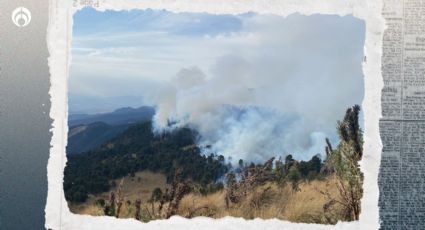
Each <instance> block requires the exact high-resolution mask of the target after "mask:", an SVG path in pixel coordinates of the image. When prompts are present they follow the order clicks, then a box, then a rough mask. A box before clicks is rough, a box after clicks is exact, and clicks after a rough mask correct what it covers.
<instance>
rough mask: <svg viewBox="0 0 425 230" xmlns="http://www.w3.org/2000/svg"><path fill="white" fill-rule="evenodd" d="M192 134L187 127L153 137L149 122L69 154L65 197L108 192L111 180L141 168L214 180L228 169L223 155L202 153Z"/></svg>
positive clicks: (82, 197)
mask: <svg viewBox="0 0 425 230" xmlns="http://www.w3.org/2000/svg"><path fill="white" fill-rule="evenodd" d="M195 137H196V133H195V132H193V131H192V130H190V129H188V128H181V129H178V130H175V131H173V132H171V133H168V134H164V135H161V136H154V134H153V132H152V125H151V122H145V123H141V124H137V125H134V126H132V127H130V128H129V129H128V130H126V131H125V132H124V133H123V134H121V135H120V136H118V137H116V138H115V139H113V140H111V141H109V142H107V143H105V144H103V145H102V146H101V147H100V148H98V149H95V150H91V151H89V152H87V153H84V154H79V155H70V156H68V162H67V166H66V168H65V172H64V174H65V178H64V190H65V196H66V199H67V200H69V201H74V202H83V201H85V200H86V198H87V195H88V194H89V193H92V194H96V193H100V192H104V191H108V190H109V188H110V186H111V185H110V180H112V179H116V178H119V177H123V176H126V175H129V174H130V175H131V174H134V173H135V172H137V171H142V170H150V171H153V172H162V173H164V174H165V175H166V176H167V179H168V180H169V181H170V180H171V178H173V176H174V172H175V171H176V168H180V169H181V170H182V172H181V173H182V177H183V178H185V179H191V180H193V181H195V182H198V183H201V184H208V183H212V182H215V181H216V180H217V179H218V178H219V177H222V176H223V175H224V173H226V172H227V170H228V168H227V166H226V165H225V164H224V157H223V156H216V155H210V156H208V157H207V156H204V155H201V154H200V150H199V148H198V147H196V145H195V142H194V141H195Z"/></svg>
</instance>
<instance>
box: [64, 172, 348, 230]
mask: <svg viewBox="0 0 425 230" xmlns="http://www.w3.org/2000/svg"><path fill="white" fill-rule="evenodd" d="M121 181H122V185H121V192H122V197H123V199H124V204H123V208H122V210H121V212H120V215H119V218H134V217H135V212H136V208H135V206H134V203H135V201H136V200H137V199H140V200H141V201H142V205H141V207H142V208H141V212H142V217H144V218H142V220H144V221H149V220H152V219H158V218H163V217H161V216H154V215H152V213H153V212H155V211H152V210H158V207H159V206H160V204H159V202H155V203H149V202H148V200H149V199H150V197H151V194H152V191H153V190H154V189H155V188H157V187H159V188H161V189H162V190H165V188H166V187H167V184H166V179H165V177H164V176H163V175H162V174H158V173H152V172H139V173H136V175H135V177H133V178H132V177H124V178H122V179H118V180H115V183H116V184H117V187H118V186H119V184H120V183H121ZM117 187H115V188H113V189H112V191H116V189H117ZM322 193H328V194H330V195H331V196H332V197H333V198H338V196H339V195H338V194H339V193H338V190H337V187H336V181H335V180H334V178H332V177H327V178H326V179H324V180H314V181H311V182H302V183H301V184H300V185H299V189H298V190H296V191H295V190H293V188H292V186H291V184H289V183H287V184H284V185H278V184H277V183H273V182H268V183H266V184H264V185H261V186H258V187H256V188H255V189H254V190H252V191H248V192H247V195H246V196H245V198H244V199H243V200H241V202H239V203H237V204H232V205H231V206H230V207H229V208H226V203H225V196H226V190H225V189H222V190H220V191H218V192H215V193H211V194H208V195H201V194H199V193H195V192H191V193H189V194H187V195H185V196H184V197H183V199H182V200H181V202H180V205H179V208H178V211H177V215H179V216H183V217H186V218H193V217H197V216H207V217H211V218H222V217H225V216H234V217H243V218H245V219H253V218H257V217H258V218H262V219H271V218H278V219H282V220H288V221H292V222H303V223H325V224H334V223H336V222H337V221H338V220H339V219H341V217H340V216H339V214H338V213H340V212H341V211H340V210H341V208H342V207H341V206H340V205H339V204H337V203H336V204H332V205H330V203H331V202H330V200H329V199H328V198H327V197H326V196H325V195H323V194H322ZM109 195H110V193H109V192H105V193H102V194H99V195H96V196H93V195H91V196H90V197H89V199H88V200H87V202H85V203H83V204H78V205H75V204H70V209H71V211H72V212H74V213H78V214H88V215H95V216H98V215H104V213H103V208H102V207H101V205H99V204H97V203H96V201H97V200H98V199H104V200H108V199H109ZM152 206H153V207H152Z"/></svg>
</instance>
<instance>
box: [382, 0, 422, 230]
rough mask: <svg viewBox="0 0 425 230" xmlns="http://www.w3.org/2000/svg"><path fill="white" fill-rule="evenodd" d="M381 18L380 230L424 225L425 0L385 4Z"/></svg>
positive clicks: (413, 227)
mask: <svg viewBox="0 0 425 230" xmlns="http://www.w3.org/2000/svg"><path fill="white" fill-rule="evenodd" d="M382 13H383V16H384V18H385V19H386V23H387V29H386V31H385V32H384V38H383V56H382V75H383V79H384V88H383V90H382V119H381V121H380V132H381V139H382V144H383V150H382V158H381V167H380V176H379V186H380V199H379V203H380V204H379V206H380V217H381V218H380V219H381V228H382V229H423V227H424V226H425V196H424V193H423V191H424V184H425V177H424V173H425V167H424V163H425V157H424V156H423V150H424V149H423V148H424V140H425V139H424V138H425V136H424V129H425V119H424V118H425V110H424V108H425V107H424V106H425V100H424V99H425V87H424V86H425V78H424V73H425V56H424V51H425V33H424V32H425V27H424V23H425V17H424V15H425V1H422V0H403V1H399V0H386V1H384V7H383V12H382Z"/></svg>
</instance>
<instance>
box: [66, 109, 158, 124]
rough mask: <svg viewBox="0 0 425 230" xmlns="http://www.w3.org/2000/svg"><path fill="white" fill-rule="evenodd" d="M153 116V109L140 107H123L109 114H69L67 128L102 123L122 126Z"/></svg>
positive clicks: (149, 118)
mask: <svg viewBox="0 0 425 230" xmlns="http://www.w3.org/2000/svg"><path fill="white" fill-rule="evenodd" d="M154 114H155V108H154V107H150V106H142V107H139V108H131V107H125V108H120V109H117V110H115V111H113V112H111V113H101V114H71V115H69V117H68V125H69V127H73V126H76V125H81V124H85V125H88V124H91V123H94V122H103V123H106V124H109V125H122V124H128V123H137V122H143V121H147V120H151V119H152V117H153V116H154Z"/></svg>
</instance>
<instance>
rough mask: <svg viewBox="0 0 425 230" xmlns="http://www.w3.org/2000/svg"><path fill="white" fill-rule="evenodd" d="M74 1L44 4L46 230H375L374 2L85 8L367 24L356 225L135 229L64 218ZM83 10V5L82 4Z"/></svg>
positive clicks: (115, 222)
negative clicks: (326, 17) (330, 17)
mask: <svg viewBox="0 0 425 230" xmlns="http://www.w3.org/2000/svg"><path fill="white" fill-rule="evenodd" d="M78 2H80V1H79V0H73V1H69V0H50V10H49V13H50V18H49V26H48V33H47V43H48V49H49V52H50V57H49V59H48V63H49V67H50V82H51V87H50V91H49V93H50V96H51V110H50V116H51V117H52V119H53V128H52V132H53V136H52V140H51V149H50V158H49V162H48V166H47V172H48V175H47V176H48V196H47V204H46V208H45V212H46V224H45V226H46V228H48V229H81V230H84V229H102V230H106V229H184V230H190V229H197V230H198V229H244V230H249V229H378V228H379V209H378V195H379V190H378V172H379V164H380V160H381V148H382V145H381V139H380V136H379V118H380V117H381V89H382V87H383V80H382V75H381V56H382V37H383V32H384V29H385V23H384V19H383V18H382V16H381V10H382V6H383V5H382V1H381V0H376V1H372V0H268V1H267V0H138V1H135V0H98V1H97V0H92V2H99V7H97V9H98V10H106V9H114V10H129V9H147V8H151V9H167V10H169V11H172V12H206V13H213V14H224V13H225V14H238V13H244V12H249V11H252V12H256V13H260V14H262V13H265V14H275V15H281V16H287V15H289V14H292V13H296V12H298V13H300V14H303V15H311V14H316V13H321V14H335V15H340V16H344V15H347V14H353V15H354V16H355V17H357V18H360V19H362V20H365V22H366V40H365V46H364V54H365V56H366V62H364V63H363V74H364V82H365V95H364V101H363V103H362V108H363V111H364V118H365V125H364V134H365V135H364V141H365V144H364V155H363V159H362V161H361V162H360V166H361V170H362V172H363V173H364V187H363V188H364V195H363V198H362V200H361V209H362V211H361V214H360V220H359V221H355V222H339V223H338V224H336V225H319V224H297V223H291V222H288V221H282V220H278V219H271V220H262V219H254V220H244V219H242V218H234V217H225V218H222V219H212V218H206V217H197V218H194V219H191V220H189V219H186V218H182V217H177V216H175V217H172V218H170V219H168V220H156V221H150V222H149V223H141V222H139V221H137V220H134V219H116V218H114V217H106V216H104V217H93V216H88V215H77V214H73V213H71V212H70V211H69V208H68V205H67V203H66V200H65V197H64V192H63V169H64V167H65V164H66V155H65V146H66V142H67V132H68V126H67V115H68V103H67V100H68V99H67V90H68V89H67V81H68V73H69V71H68V70H69V65H70V58H71V56H70V53H69V51H70V45H71V35H72V15H73V14H74V13H75V12H76V11H77V10H78V9H81V8H82V7H83V6H81V5H78V6H75V5H74V4H75V3H78ZM86 2H88V1H86Z"/></svg>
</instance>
